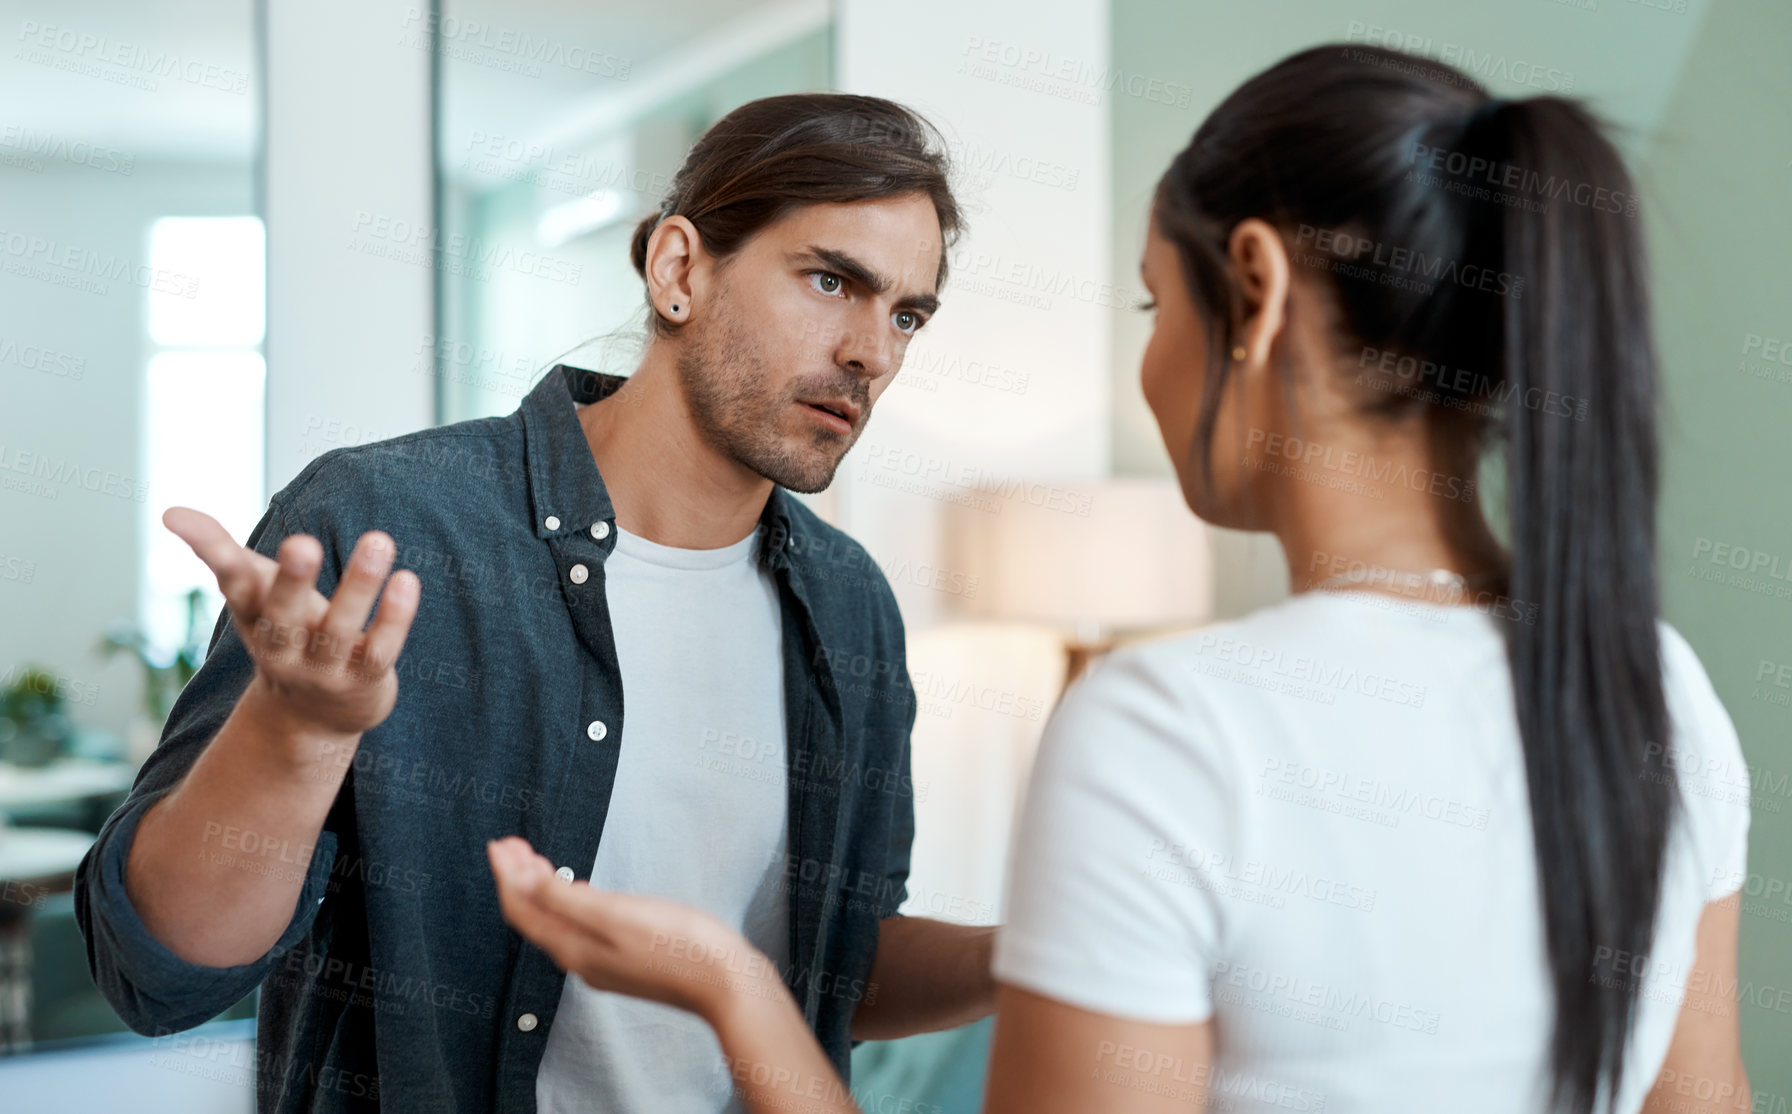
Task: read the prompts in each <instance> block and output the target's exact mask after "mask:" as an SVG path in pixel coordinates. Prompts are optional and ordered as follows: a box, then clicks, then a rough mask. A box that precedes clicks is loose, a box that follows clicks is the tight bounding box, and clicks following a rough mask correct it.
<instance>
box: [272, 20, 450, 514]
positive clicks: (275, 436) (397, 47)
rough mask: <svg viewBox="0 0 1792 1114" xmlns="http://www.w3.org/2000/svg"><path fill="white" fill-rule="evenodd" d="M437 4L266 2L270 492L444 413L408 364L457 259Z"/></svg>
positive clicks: (429, 326)
mask: <svg viewBox="0 0 1792 1114" xmlns="http://www.w3.org/2000/svg"><path fill="white" fill-rule="evenodd" d="M428 9H429V5H428V4H418V3H415V2H413V0H396V2H394V0H267V4H266V24H267V39H266V49H265V53H264V64H265V71H266V81H267V128H266V132H265V142H266V152H267V162H266V168H265V171H266V185H265V191H264V209H263V218H264V219H265V220H266V221H267V224H268V339H267V355H268V428H267V454H268V455H267V460H268V489H269V490H270V491H278V490H279V489H280V488H281V487H283V486H285V484H286V483H287V481H288V480H290V479H291V478H292V477H293V476H294V475H296V474H297V473H298V471H299V470H300V469H301V468H303V467H304V466H305V464H306V463H308V462H309V461H310V460H311V459H312V458H313V457H315V456H318V455H320V454H321V453H323V452H325V451H327V450H329V449H331V448H335V447H336V446H337V445H338V444H344V443H351V442H360V441H368V440H378V439H383V438H387V437H394V436H397V435H398V434H401V433H408V432H410V431H412V430H415V429H421V428H423V427H424V426H428V425H431V424H433V423H434V420H435V401H434V386H433V380H431V379H430V378H429V377H427V376H420V375H417V374H415V373H414V372H413V371H412V364H413V361H414V360H415V358H416V349H417V343H418V338H419V337H421V336H424V335H426V334H428V333H430V332H432V331H433V320H432V316H433V311H432V308H431V307H432V306H433V299H434V272H433V267H434V266H437V265H440V266H451V265H454V261H455V260H456V258H457V257H456V255H455V253H454V252H453V251H451V250H447V248H448V245H447V244H446V243H445V242H442V243H440V244H438V237H437V236H436V234H435V226H434V223H433V214H432V211H431V209H432V203H431V199H430V195H431V189H432V181H433V179H432V175H433V162H432V156H431V150H432V145H433V137H432V130H431V116H430V96H431V92H430V76H429V75H430V58H431V53H430V50H429V49H428V47H429V44H430V41H431V40H430V27H429V24H428V20H427V16H423V17H421V18H419V13H426V12H427V11H428ZM438 246H440V247H442V248H443V249H444V250H443V251H442V252H441V253H440V254H439V255H434V256H432V254H431V252H432V249H434V248H436V247H438ZM350 431H352V432H350ZM370 433H371V434H372V435H370Z"/></svg>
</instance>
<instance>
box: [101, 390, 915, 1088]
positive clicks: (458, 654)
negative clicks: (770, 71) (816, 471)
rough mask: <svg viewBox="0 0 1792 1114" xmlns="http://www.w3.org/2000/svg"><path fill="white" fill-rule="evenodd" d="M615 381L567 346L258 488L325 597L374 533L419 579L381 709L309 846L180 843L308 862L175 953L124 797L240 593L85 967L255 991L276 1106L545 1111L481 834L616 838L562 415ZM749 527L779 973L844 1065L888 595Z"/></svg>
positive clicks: (598, 615)
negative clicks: (524, 388)
mask: <svg viewBox="0 0 1792 1114" xmlns="http://www.w3.org/2000/svg"><path fill="white" fill-rule="evenodd" d="M621 382H622V380H621V379H619V378H617V377H615V376H606V375H598V374H594V373H592V372H588V371H584V370H582V369H579V368H572V367H567V366H565V365H556V366H555V367H554V368H553V369H552V370H551V371H550V372H549V373H548V374H547V375H546V377H544V378H543V380H542V381H541V382H540V383H539V384H538V385H537V386H536V387H535V388H534V389H533V390H531V391H530V393H529V395H528V396H527V397H526V398H525V399H524V400H523V402H522V405H521V406H519V407H518V409H517V410H516V411H515V412H514V413H512V414H510V415H508V416H505V417H501V418H486V419H480V420H476V421H468V422H460V423H456V424H454V425H448V426H442V427H438V428H435V429H430V430H425V431H422V432H419V433H414V434H411V435H408V436H405V437H399V438H395V439H392V440H389V441H382V442H378V443H375V444H369V445H363V446H357V447H352V448H344V449H337V450H335V451H332V452H329V453H326V454H325V455H323V456H321V457H319V458H317V459H316V460H314V461H313V462H312V463H311V464H310V465H309V466H307V467H306V468H305V470H304V471H303V472H301V473H300V474H299V475H298V476H297V477H296V478H295V479H294V480H293V481H292V482H291V483H290V484H288V485H287V486H286V487H285V488H284V489H282V490H281V491H280V492H279V493H278V494H276V495H275V496H274V497H273V499H272V500H271V501H270V502H269V506H268V509H267V513H266V514H265V515H264V516H263V517H262V519H261V521H260V523H259V524H258V525H257V526H256V528H255V531H254V533H253V534H251V535H250V537H249V545H250V546H251V547H252V548H253V549H255V550H256V552H259V553H263V554H266V555H268V556H270V557H271V556H273V555H274V554H275V552H276V550H277V549H278V547H279V543H280V541H281V539H282V538H284V537H286V536H287V535H289V534H293V533H306V534H311V535H313V536H314V537H316V538H318V539H319V540H320V541H321V542H322V543H323V548H324V565H323V570H322V572H321V574H320V575H319V578H318V587H319V590H321V591H323V592H324V593H325V594H326V595H328V594H330V593H332V592H333V591H334V588H335V584H336V581H337V578H338V576H339V575H340V573H341V570H342V566H343V564H344V562H346V560H347V559H348V557H349V555H350V553H351V552H352V551H353V549H354V545H355V543H356V541H357V540H358V539H359V538H360V536H361V534H362V533H363V532H364V531H366V530H370V529H375V528H378V529H382V530H385V531H387V532H388V533H389V534H391V535H392V537H393V538H394V539H395V540H396V542H397V544H398V556H397V565H398V566H399V567H403V568H409V569H413V570H415V571H416V572H417V573H418V575H419V576H420V577H421V579H422V583H423V591H422V596H421V600H420V603H419V606H418V612H417V617H416V620H415V622H414V624H413V626H412V629H411V633H410V636H409V639H408V640H407V642H406V644H405V649H404V652H403V654H402V655H401V657H400V659H399V661H398V665H397V669H398V673H399V696H398V703H397V706H396V708H395V709H394V710H393V712H392V714H391V716H390V717H389V718H388V719H387V720H386V721H385V722H384V723H382V724H381V725H380V726H378V727H376V728H374V729H373V730H371V731H369V732H367V733H366V734H365V735H364V736H363V737H362V739H361V743H360V747H359V749H358V751H356V752H355V753H354V755H353V756H352V759H350V760H348V761H347V763H346V764H347V765H348V766H349V768H348V770H347V773H346V778H345V781H344V783H343V786H342V790H341V792H340V794H339V795H338V796H337V798H336V801H335V804H334V806H333V808H332V810H331V812H330V814H329V818H328V820H327V821H326V822H325V825H324V829H323V832H322V833H321V835H320V836H319V838H318V841H317V844H316V846H315V849H313V848H311V847H289V846H285V845H280V844H270V843H269V841H267V840H265V839H263V838H261V837H260V836H259V835H258V834H257V833H255V832H251V831H238V830H236V829H234V828H225V827H223V826H222V825H215V826H214V827H215V828H216V829H217V830H215V831H214V830H211V829H209V828H208V830H207V833H206V836H205V838H204V840H203V842H204V844H205V846H201V847H195V848H193V849H192V850H193V853H194V854H196V855H210V856H213V857H214V858H215V859H216V861H220V862H222V861H226V860H229V861H234V862H235V864H236V865H238V866H239V867H241V868H242V869H244V870H255V871H266V870H281V869H284V870H295V871H303V872H304V878H305V882H304V889H303V892H302V894H301V895H300V897H299V900H298V904H297V906H296V908H294V910H293V916H292V922H291V924H290V925H289V926H288V927H287V930H286V933H285V934H284V935H283V936H282V937H281V939H280V940H279V941H278V942H277V943H276V944H275V945H274V947H273V948H271V949H270V950H269V952H268V953H267V954H266V955H265V956H263V957H262V958H260V959H259V960H257V961H255V962H253V963H249V964H245V965H243V966H239V967H226V968H214V967H205V966H199V965H195V964H193V963H189V962H186V961H184V960H182V959H181V958H180V957H178V956H176V955H175V954H174V953H173V952H171V951H169V950H168V949H167V948H166V947H165V946H163V945H162V944H161V943H160V942H159V941H158V940H156V939H155V938H154V937H152V936H151V935H150V934H149V932H148V931H147V930H146V929H145V927H144V925H143V923H142V921H141V920H139V918H138V916H137V913H136V911H135V909H134V908H133V907H132V905H131V901H130V898H129V896H128V895H127V894H126V892H125V886H124V867H125V861H126V858H127V856H128V854H129V851H130V847H131V839H132V836H133V834H134V832H135V831H136V828H137V823H138V821H139V819H140V818H141V817H142V815H143V813H144V811H145V810H146V809H148V808H149V807H150V805H152V804H153V803H154V802H155V801H156V800H157V799H159V798H160V797H161V796H162V795H163V794H164V793H167V792H168V791H169V789H170V788H172V787H173V786H174V785H175V783H176V782H178V781H179V780H180V778H181V777H182V776H183V775H184V774H185V773H186V771H187V770H188V769H189V768H190V767H191V766H192V764H193V761H194V759H195V758H197V757H198V755H199V754H200V752H201V751H203V750H204V748H205V746H206V744H207V742H209V741H210V739H211V738H212V737H213V736H214V735H215V734H216V733H217V731H218V728H219V727H220V726H222V724H223V722H224V720H225V718H226V717H227V716H228V715H229V713H230V710H231V709H232V707H233V706H234V705H235V703H236V700H237V698H238V697H239V696H240V694H241V693H242V691H243V689H244V687H245V686H246V685H247V683H248V681H249V678H250V676H251V674H252V670H253V665H252V663H251V661H250V659H249V657H248V655H247V653H246V652H245V650H244V648H243V644H242V641H241V639H240V638H239V637H238V636H237V633H236V631H235V629H234V626H233V625H232V623H231V622H230V619H229V616H228V614H223V615H221V616H220V618H219V621H218V625H217V628H216V630H215V631H214V632H213V635H212V642H211V649H210V652H209V654H208V656H207V658H206V661H205V664H204V666H203V667H202V668H201V669H200V670H199V672H198V674H197V675H196V676H195V677H194V678H193V680H192V681H191V683H189V684H188V685H187V687H186V689H185V691H183V692H182V693H181V696H180V699H179V701H178V702H177V703H176V704H175V706H174V710H173V713H172V715H171V716H170V717H169V721H168V725H167V728H166V729H165V732H164V734H163V737H162V740H161V744H160V745H159V746H158V747H157V748H156V750H155V752H154V753H153V754H152V755H151V756H150V758H149V759H148V761H146V762H145V763H144V765H143V768H142V770H141V771H140V773H139V774H138V776H137V781H136V785H135V786H134V787H133V788H132V790H131V794H130V797H129V799H127V800H126V801H125V803H124V805H123V806H121V807H120V808H119V810H118V811H117V812H116V813H114V814H113V816H112V817H111V818H110V819H109V820H108V821H107V822H106V825H105V827H104V829H103V830H102V831H101V832H100V836H99V839H98V841H97V842H96V843H95V844H94V846H93V848H92V849H91V850H90V851H89V852H88V854H87V856H86V858H85V859H83V860H82V862H81V866H80V871H79V875H78V879H77V886H76V891H75V901H76V905H75V909H76V915H77V917H78V919H79V922H80V926H81V930H82V932H83V933H84V935H85V937H86V940H87V956H88V963H89V965H90V967H91V969H92V971H93V976H94V978H95V980H96V981H97V982H98V984H99V987H100V989H101V991H102V992H103V993H104V994H105V996H106V998H107V1000H108V1001H110V1002H111V1003H112V1005H113V1007H114V1008H115V1009H117V1010H118V1012H119V1015H120V1016H121V1017H122V1018H123V1019H124V1020H125V1022H126V1023H127V1024H128V1025H129V1026H130V1027H131V1028H132V1029H134V1030H136V1031H137V1032H140V1033H146V1034H156V1035H161V1034H166V1033H171V1032H175V1031H178V1030H181V1029H186V1028H190V1027H192V1026H194V1025H197V1024H199V1023H201V1022H203V1021H206V1020H208V1019H210V1018H212V1017H215V1016H216V1015H217V1014H219V1013H220V1012H222V1011H223V1010H225V1009H228V1008H229V1007H230V1006H231V1005H232V1004H234V1003H236V1002H237V1001H239V1000H240V999H242V998H243V997H244V996H245V995H247V994H248V993H250V992H251V991H252V990H253V989H254V988H255V987H256V986H257V985H259V986H260V987H261V990H262V993H261V999H260V1007H259V1023H258V1048H257V1056H256V1059H257V1069H258V1070H257V1092H258V1095H257V1108H258V1110H259V1111H261V1112H263V1114H269V1112H281V1114H286V1112H297V1111H348V1110H372V1109H380V1108H384V1109H387V1110H397V1111H403V1112H406V1114H410V1112H423V1111H427V1112H431V1114H447V1112H451V1111H461V1112H469V1111H501V1112H504V1114H512V1112H518V1114H520V1112H526V1111H533V1110H534V1109H535V1077H536V1068H537V1065H538V1064H539V1063H540V1061H541V1056H542V1051H543V1049H544V1047H545V1046H546V1042H547V1036H548V1032H549V1030H550V1029H551V1028H552V1026H553V1024H554V1014H555V1011H556V1008H557V1007H558V1005H559V1001H560V992H561V986H562V982H563V980H564V979H565V978H566V976H565V975H563V974H562V972H561V971H560V970H559V969H557V968H556V967H555V966H554V965H553V962H552V961H551V960H550V959H549V958H548V956H547V955H546V953H544V952H542V951H541V950H540V949H538V948H536V947H535V946H534V945H532V944H527V943H526V942H524V941H523V940H522V938H521V937H520V936H518V935H517V934H516V933H515V932H514V931H513V930H512V929H511V928H510V926H509V925H508V924H506V923H505V922H504V920H503V917H502V915H501V913H500V911H499V907H498V900H497V892H496V889H495V884H494V882H493V880H492V877H491V872H490V868H489V866H488V864H487V862H486V856H485V844H486V841H487V840H489V839H494V838H497V837H499V836H504V835H510V834H520V835H523V836H525V837H526V838H527V839H528V840H529V841H530V842H531V843H532V844H533V845H534V846H535V847H536V849H537V850H539V851H540V852H541V853H542V854H543V855H545V856H546V857H547V858H548V859H549V860H550V861H552V862H555V863H567V864H576V867H577V873H578V876H579V877H581V878H583V877H586V876H587V875H588V872H589V870H590V866H591V863H593V862H594V861H595V859H596V854H597V847H598V841H599V839H600V837H601V838H604V839H628V838H629V837H630V833H628V832H620V831H619V832H606V831H605V830H604V815H605V812H606V811H607V808H608V803H609V797H610V789H611V786H612V784H613V783H614V780H615V776H616V765H617V756H618V754H619V753H620V751H621V748H622V747H624V746H627V745H630V740H629V733H628V722H627V716H626V712H627V705H626V701H625V695H626V694H625V693H624V692H623V691H622V685H621V674H620V672H619V670H618V667H617V659H616V643H615V639H614V637H613V635H612V632H611V629H610V620H609V609H608V607H607V605H606V604H605V599H604V571H603V570H604V560H605V558H607V557H608V556H609V554H610V552H611V550H612V548H613V547H614V546H615V543H616V532H615V530H614V528H613V527H614V525H615V519H614V513H613V511H612V508H611V506H610V499H609V496H608V495H607V494H606V493H605V490H604V483H603V479H602V478H601V477H600V476H599V474H598V470H597V465H596V462H595V460H594V459H593V457H592V454H591V450H590V446H589V444H588V443H587V441H586V439H585V435H584V431H583V429H582V427H581V426H580V425H579V422H578V418H577V416H576V415H575V413H574V404H575V402H578V403H584V402H592V401H595V400H597V399H600V398H603V397H604V396H605V395H608V394H609V393H610V392H611V391H613V390H615V389H616V387H617V386H619V385H620V384H621ZM758 528H759V529H761V530H764V531H765V539H764V540H765V544H764V545H763V546H761V547H760V548H761V553H762V556H763V559H764V560H765V561H766V563H767V564H768V565H769V567H770V568H771V570H772V571H773V573H774V579H775V581H776V583H777V586H778V595H779V600H780V611H781V618H782V623H783V631H784V636H783V637H784V642H783V654H784V677H785V682H784V683H785V709H786V712H785V714H786V730H787V739H786V742H787V745H786V747H785V755H786V765H787V769H788V780H789V853H788V855H787V856H786V861H785V862H784V864H783V874H784V886H785V889H786V891H787V893H788V901H789V905H788V909H789V924H790V949H789V955H790V957H791V962H790V964H789V966H788V969H787V970H786V971H785V983H786V985H787V986H789V988H790V990H791V992H792V993H793V995H794V996H795V998H796V1000H797V1001H798V1002H799V1003H800V1004H801V1005H802V1007H803V1010H804V1012H805V1015H806V1016H807V1018H808V1020H809V1024H810V1025H811V1027H812V1028H813V1029H814V1031H815V1033H816V1035H817V1036H818V1038H819V1039H820V1040H821V1043H822V1044H823V1046H824V1047H825V1048H826V1049H827V1051H828V1054H829V1056H831V1057H832V1059H833V1061H834V1064H835V1066H836V1067H837V1068H838V1069H839V1070H840V1073H841V1075H842V1077H845V1076H846V1075H847V1074H848V1071H849V1064H848V1053H849V1052H850V1049H851V1045H852V1041H851V1040H850V1036H849V1033H850V1025H851V1021H852V1014H853V1010H854V1008H855V1006H856V1005H857V1004H858V1003H859V1002H860V1001H863V1000H866V999H867V998H869V997H871V996H873V995H874V994H875V987H873V986H872V985H871V984H870V982H869V973H870V968H871V963H872V959H873V957H874V954H875V952H876V950H877V940H878V922H879V920H880V919H881V918H883V917H886V916H890V915H893V914H894V913H895V911H896V907H897V906H898V905H900V904H901V903H902V901H903V899H904V898H905V897H906V895H907V885H906V883H907V877H908V862H909V846H910V842H911V840H912V837H913V834H914V796H913V781H912V778H911V775H910V772H909V749H908V741H909V732H910V729H911V728H912V727H913V725H914V719H915V697H914V691H913V688H912V687H911V685H910V682H909V677H908V669H907V665H906V661H905V657H904V653H903V629H902V620H901V616H900V615H899V614H898V612H897V608H896V602H895V597H894V596H893V595H892V593H891V592H890V589H889V585H888V584H887V582H886V581H885V579H884V577H883V575H882V573H881V572H880V570H879V569H878V568H877V566H876V564H875V563H874V562H873V561H871V560H870V559H869V558H868V556H867V555H866V553H865V551H864V549H863V548H861V547H860V546H859V545H858V544H857V543H856V542H854V541H853V540H852V539H850V538H848V537H847V536H846V535H844V534H842V533H841V532H840V531H838V530H836V529H834V528H832V527H830V526H828V525H827V524H826V523H824V522H822V521H821V520H820V519H819V518H817V517H816V516H815V514H814V513H813V512H811V511H810V510H809V509H808V508H807V507H805V506H803V505H802V503H801V502H799V501H798V500H797V499H796V498H794V497H793V496H792V495H791V494H790V493H789V492H787V491H785V490H783V489H782V488H777V487H774V488H773V490H772V494H771V497H770V498H769V499H768V500H767V502H766V507H765V511H764V514H763V515H762V517H761V519H760V522H759V527H758ZM579 566H583V571H582V573H575V571H574V570H575V569H576V568H578V567H579ZM687 680H688V682H689V683H690V684H692V685H701V684H703V683H704V678H702V677H690V678H687ZM344 757H345V759H346V758H347V756H346V755H345V756H344Z"/></svg>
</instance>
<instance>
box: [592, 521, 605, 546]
mask: <svg viewBox="0 0 1792 1114" xmlns="http://www.w3.org/2000/svg"><path fill="white" fill-rule="evenodd" d="M591 536H592V537H594V538H596V539H597V540H598V541H600V542H601V541H603V540H604V539H605V538H607V537H609V536H610V524H609V523H608V522H593V523H592V524H591Z"/></svg>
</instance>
